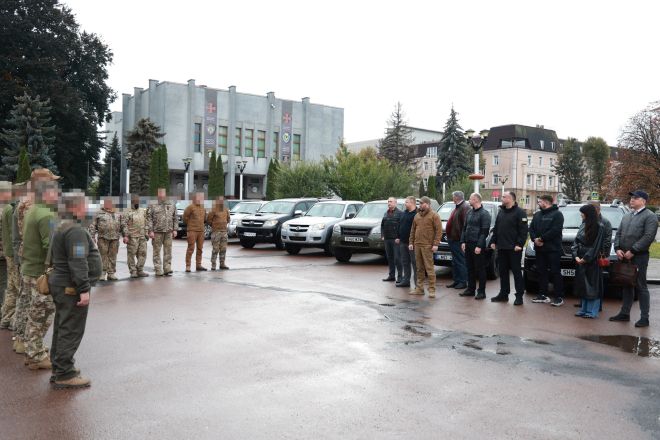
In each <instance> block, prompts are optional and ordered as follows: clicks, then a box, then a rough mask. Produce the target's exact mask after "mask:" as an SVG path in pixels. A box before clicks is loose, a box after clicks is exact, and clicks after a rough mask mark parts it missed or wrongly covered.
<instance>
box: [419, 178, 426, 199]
mask: <svg viewBox="0 0 660 440" xmlns="http://www.w3.org/2000/svg"><path fill="white" fill-rule="evenodd" d="M425 195H426V191H424V181H423V180H420V181H419V196H420V197H423V196H425Z"/></svg>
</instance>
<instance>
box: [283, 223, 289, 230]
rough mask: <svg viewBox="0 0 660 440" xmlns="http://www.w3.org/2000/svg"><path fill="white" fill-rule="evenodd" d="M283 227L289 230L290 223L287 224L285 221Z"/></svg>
mask: <svg viewBox="0 0 660 440" xmlns="http://www.w3.org/2000/svg"><path fill="white" fill-rule="evenodd" d="M282 229H283V230H285V231H288V230H289V225H287V224H286V223H284V224H283V225H282Z"/></svg>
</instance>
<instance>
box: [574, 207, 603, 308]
mask: <svg viewBox="0 0 660 440" xmlns="http://www.w3.org/2000/svg"><path fill="white" fill-rule="evenodd" d="M580 214H581V215H582V224H581V225H580V229H579V230H578V233H577V236H576V237H575V241H574V242H573V246H572V251H573V258H574V259H575V262H576V263H577V268H576V270H575V284H574V289H575V293H576V294H577V295H578V296H580V298H582V307H581V308H580V311H578V312H577V313H576V314H575V316H580V317H583V318H597V317H598V311H599V310H600V302H601V292H602V290H603V277H602V268H601V267H600V265H599V262H598V260H599V256H600V254H601V250H602V247H603V237H604V234H605V228H604V227H603V225H602V223H601V222H600V221H599V219H598V213H597V211H596V208H595V207H594V206H592V205H583V206H582V207H581V208H580Z"/></svg>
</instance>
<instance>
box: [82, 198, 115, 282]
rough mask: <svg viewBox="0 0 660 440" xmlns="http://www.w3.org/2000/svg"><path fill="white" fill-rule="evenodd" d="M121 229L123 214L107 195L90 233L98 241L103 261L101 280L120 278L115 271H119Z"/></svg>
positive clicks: (90, 227) (90, 228)
mask: <svg viewBox="0 0 660 440" xmlns="http://www.w3.org/2000/svg"><path fill="white" fill-rule="evenodd" d="M120 229H121V214H119V213H118V212H116V210H115V206H114V203H113V202H112V199H111V198H110V197H107V198H106V199H104V200H103V208H102V209H101V212H99V213H98V214H97V215H96V217H95V218H94V220H93V221H92V224H91V225H90V226H89V234H90V235H91V236H92V239H94V240H96V242H97V243H98V247H99V252H100V253H101V260H102V261H103V275H101V280H106V279H107V280H108V281H117V280H118V278H117V276H116V275H115V272H117V253H118V252H119V237H120ZM97 236H98V238H97ZM106 277H107V278H106Z"/></svg>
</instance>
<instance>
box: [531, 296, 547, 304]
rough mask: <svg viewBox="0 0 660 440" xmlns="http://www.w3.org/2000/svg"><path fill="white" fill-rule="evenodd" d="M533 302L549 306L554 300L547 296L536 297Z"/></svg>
mask: <svg viewBox="0 0 660 440" xmlns="http://www.w3.org/2000/svg"><path fill="white" fill-rule="evenodd" d="M532 302H533V303H537V304H544V303H545V304H547V303H549V302H552V300H551V299H550V298H548V297H547V296H545V295H536V297H535V298H534V299H532Z"/></svg>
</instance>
